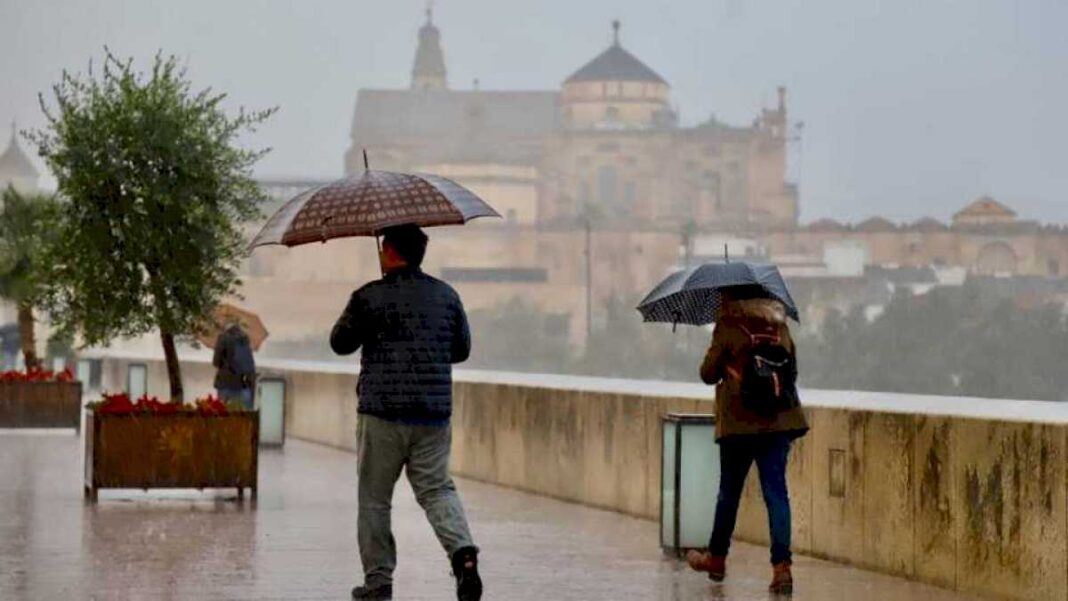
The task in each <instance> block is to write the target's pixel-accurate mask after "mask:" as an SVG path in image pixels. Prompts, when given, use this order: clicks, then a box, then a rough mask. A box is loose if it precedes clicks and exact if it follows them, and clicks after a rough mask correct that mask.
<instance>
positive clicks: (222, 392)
mask: <svg viewBox="0 0 1068 601" xmlns="http://www.w3.org/2000/svg"><path fill="white" fill-rule="evenodd" d="M215 392H216V394H218V396H219V399H220V400H222V401H223V402H228V401H241V404H242V405H244V406H245V409H248V410H249V411H252V410H253V409H254V408H255V407H254V406H253V405H254V403H253V398H252V389H251V388H216V389H215Z"/></svg>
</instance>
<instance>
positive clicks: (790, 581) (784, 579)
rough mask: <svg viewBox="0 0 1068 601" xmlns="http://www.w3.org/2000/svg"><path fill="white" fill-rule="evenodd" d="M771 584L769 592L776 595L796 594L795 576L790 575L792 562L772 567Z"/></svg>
mask: <svg viewBox="0 0 1068 601" xmlns="http://www.w3.org/2000/svg"><path fill="white" fill-rule="evenodd" d="M772 570H773V572H772V576H771V584H770V585H769V586H768V591H769V592H771V593H772V594H776V595H790V594H793V592H794V576H793V574H791V573H790V562H789V561H780V562H779V563H777V564H775V565H773V566H772Z"/></svg>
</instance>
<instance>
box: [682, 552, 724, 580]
mask: <svg viewBox="0 0 1068 601" xmlns="http://www.w3.org/2000/svg"><path fill="white" fill-rule="evenodd" d="M686 563H688V564H690V568H691V569H693V570H694V571H695V572H708V577H709V578H710V579H712V580H715V581H716V582H722V581H723V579H724V578H726V577H727V557H726V556H724V555H713V554H711V553H709V552H708V551H697V550H696V549H695V550H691V551H689V552H687V553H686Z"/></svg>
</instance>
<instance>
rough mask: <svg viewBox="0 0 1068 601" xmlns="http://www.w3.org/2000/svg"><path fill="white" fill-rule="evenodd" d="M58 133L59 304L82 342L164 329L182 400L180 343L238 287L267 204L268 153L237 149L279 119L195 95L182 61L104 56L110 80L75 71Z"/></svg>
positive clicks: (67, 83)
mask: <svg viewBox="0 0 1068 601" xmlns="http://www.w3.org/2000/svg"><path fill="white" fill-rule="evenodd" d="M53 92H54V96H55V98H54V101H55V102H54V106H51V107H50V106H48V105H47V103H46V102H45V99H44V97H43V96H42V97H41V108H42V109H43V110H44V112H45V115H46V116H47V118H48V123H49V125H48V128H47V129H46V130H44V131H38V132H35V133H34V135H33V136H32V139H33V140H34V141H35V142H36V143H37V145H38V147H39V151H40V154H41V156H43V157H44V158H45V160H46V161H47V162H48V165H49V166H50V167H51V168H52V171H53V173H54V174H55V176H56V179H57V180H58V184H59V192H60V193H61V194H62V195H63V196H64V197H65V198H66V199H68V200H69V202H68V203H66V204H65V205H64V207H63V208H64V214H65V219H64V227H63V229H62V232H61V234H60V235H59V242H58V244H57V246H56V252H55V256H54V259H55V260H54V268H53V270H52V274H51V275H52V278H53V279H54V282H55V284H56V286H55V288H54V290H53V293H52V294H50V296H49V306H50V308H51V309H52V310H51V313H52V315H53V317H54V319H56V320H57V322H58V324H59V325H60V326H61V329H63V330H64V331H67V332H74V331H77V332H78V333H79V334H80V335H81V339H82V343H83V344H85V345H93V344H101V343H106V342H108V341H109V340H111V339H113V338H115V337H120V336H136V335H141V334H145V333H148V332H151V331H153V330H158V331H159V332H160V338H161V342H162V345H163V351H164V356H165V358H166V361H167V372H168V376H169V380H170V388H171V396H172V398H173V399H174V400H181V399H182V397H183V394H182V376H181V370H180V367H179V363H178V356H177V352H176V350H175V339H176V337H185V336H189V335H192V334H194V333H195V332H196V329H197V327H198V326H199V322H200V320H201V318H202V317H203V316H204V315H207V314H208V313H209V311H210V310H211V309H212V307H214V306H215V305H216V304H217V303H218V302H219V300H220V299H221V298H222V297H223V296H224V295H227V294H229V293H232V292H233V291H234V290H235V289H236V287H237V285H238V284H239V281H238V278H237V270H238V267H239V264H240V261H241V259H242V258H243V256H244V255H245V252H246V251H245V248H246V244H245V240H244V237H243V233H242V229H241V226H242V225H243V224H245V223H247V222H249V221H250V220H252V219H254V218H256V217H257V216H258V215H259V209H258V203H259V201H260V199H262V198H263V194H262V193H261V192H260V190H259V188H258V186H257V184H256V183H255V182H254V181H253V180H252V178H251V168H252V165H253V164H254V163H255V162H256V161H257V160H258V159H259V158H260V157H261V156H262V155H263V154H264V153H265V152H266V151H253V150H246V149H242V148H239V147H238V146H237V144H236V142H237V138H238V136H240V135H241V134H243V133H244V132H246V131H254V130H255V128H256V126H257V125H258V124H260V123H261V122H263V121H264V120H265V119H267V118H268V117H269V115H270V114H271V113H272V112H273V109H272V110H267V111H256V112H245V111H244V110H243V109H242V110H240V112H238V114H237V115H236V116H229V115H227V114H226V112H225V111H224V110H223V108H222V102H223V100H224V98H225V95H223V94H217V93H214V92H213V91H211V90H204V91H200V92H194V91H192V86H191V83H190V82H189V80H188V78H187V75H186V71H185V70H184V69H183V68H181V67H180V66H179V65H178V62H177V59H176V58H174V57H169V58H164V57H162V56H161V55H157V56H156V58H155V61H154V62H153V64H152V69H151V71H149V72H148V73H147V74H146V73H138V72H136V71H135V70H134V68H133V65H132V59H130V60H125V61H123V60H119V59H117V58H116V57H115V56H114V55H112V54H111V53H110V52H107V54H106V57H105V59H104V63H103V68H102V69H101V71H100V73H99V74H96V73H94V71H93V68H92V66H91V65H90V69H89V72H88V74H87V75H84V76H82V75H72V74H70V73H66V72H65V73H64V74H63V77H62V79H61V81H60V83H59V84H57V85H56V86H54V88H53Z"/></svg>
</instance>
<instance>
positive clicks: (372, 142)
mask: <svg viewBox="0 0 1068 601" xmlns="http://www.w3.org/2000/svg"><path fill="white" fill-rule="evenodd" d="M787 129H788V127H787V120H786V91H785V89H783V88H779V97H778V105H777V106H776V107H775V108H773V109H765V110H762V111H761V112H760V114H759V115H758V116H757V118H756V119H755V120H754V122H753V124H752V125H750V126H745V127H735V126H730V125H727V124H724V123H720V122H717V121H715V120H709V121H707V122H705V123H702V124H700V125H697V126H694V127H683V126H681V125H680V124H679V119H678V115H677V114H676V112H675V110H674V109H673V108H672V105H671V86H670V84H669V83H668V82H667V81H666V80H664V78H663V77H661V76H660V75H659V74H658V73H657V72H656V71H655V70H654V69H652V68H651V67H649V66H648V65H646V64H645V63H643V62H642V61H641V60H640V59H639V58H637V57H636V56H635V55H634V54H632V53H631V52H630V51H628V50H627V49H626V48H625V47H624V46H623V44H622V42H621V40H620V24H619V22H618V21H617V22H615V23H613V41H612V43H611V44H610V45H609V46H608V47H607V48H605V49H604V51H603V52H601V53H600V54H598V55H597V56H595V57H594V58H593V59H592V60H590V61H589V62H587V63H586V64H585V65H582V66H581V67H579V68H578V69H577V70H576V71H575V72H574V73H572V74H571V75H570V76H568V77H567V78H566V79H565V80H564V81H563V82H562V84H561V86H560V88H559V89H556V90H545V91H489V90H481V89H479V88H478V87H477V85H476V86H475V87H473V88H471V89H464V90H460V89H453V88H452V87H450V85H449V82H448V78H447V67H446V61H445V57H444V53H443V51H442V47H441V33H440V31H439V30H438V28H437V27H436V26H435V25H434V24H433V22H432V20H431V18H430V15H429V13H428V16H427V22H426V24H425V25H423V26H422V28H421V29H420V31H419V39H418V48H417V49H416V54H415V62H414V66H413V69H412V77H411V86H410V87H409V89H405V90H376V89H371V90H360V92H359V94H358V97H357V100H356V111H355V115H354V117H353V127H352V146H351V148H350V149H349V151H348V153H347V154H346V160H345V170H346V173H347V174H349V175H352V174H357V173H359V172H360V171H361V170H362V169H363V158H362V152H363V150H365V149H366V150H367V151H368V153H369V154H370V156H371V162H372V166H373V167H375V168H381V169H387V170H400V171H429V172H434V173H438V174H441V175H444V176H446V177H452V178H453V179H455V180H457V181H458V182H460V183H461V184H464V185H466V186H468V187H470V188H472V189H473V190H474V191H475V192H478V193H480V194H482V195H484V196H485V197H486V198H488V199H490V200H491V201H492V203H493V205H494V206H495V207H497V208H498V210H499V211H500V212H501V214H502V215H503V216H504V217H505V219H506V221H507V222H509V223H515V224H521V225H537V226H539V227H544V228H559V227H567V226H568V225H570V224H573V223H575V222H576V221H579V220H582V219H585V218H586V217H588V215H589V214H591V213H596V214H597V215H598V216H599V217H600V221H601V222H602V223H601V225H602V226H604V227H621V228H626V227H633V226H636V225H639V224H640V225H642V227H656V228H658V229H663V230H665V231H673V232H675V231H678V230H679V229H680V228H681V227H683V226H686V225H687V224H689V225H690V226H691V227H694V226H695V227H696V228H698V229H700V228H708V227H720V228H722V227H730V226H746V225H748V224H758V225H761V226H765V227H767V226H791V225H795V224H796V223H797V194H796V190H795V189H794V188H793V186H791V185H789V184H788V183H786V181H785V174H786V142H787Z"/></svg>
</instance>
